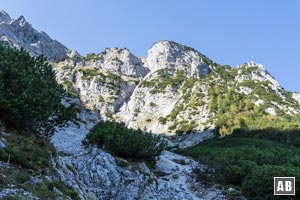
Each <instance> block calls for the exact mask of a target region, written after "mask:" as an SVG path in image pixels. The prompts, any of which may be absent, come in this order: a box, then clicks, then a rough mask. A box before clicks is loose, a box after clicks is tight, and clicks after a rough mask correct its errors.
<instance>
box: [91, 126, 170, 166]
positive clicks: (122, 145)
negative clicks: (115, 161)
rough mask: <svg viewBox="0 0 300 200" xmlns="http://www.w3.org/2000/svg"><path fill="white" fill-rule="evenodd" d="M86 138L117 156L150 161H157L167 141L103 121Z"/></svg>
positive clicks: (150, 134)
mask: <svg viewBox="0 0 300 200" xmlns="http://www.w3.org/2000/svg"><path fill="white" fill-rule="evenodd" d="M86 138H87V139H88V140H89V142H90V143H92V144H96V145H98V146H100V147H103V148H104V149H106V150H108V151H109V152H111V153H112V154H114V155H116V156H119V157H122V158H129V159H132V160H142V161H146V162H148V163H153V162H155V158H156V157H157V156H159V155H160V154H161V152H162V151H163V149H164V148H165V142H163V141H162V140H161V138H160V136H158V135H153V134H152V133H148V132H143V131H141V130H135V129H130V128H127V127H126V126H125V124H124V123H118V122H109V121H106V122H104V121H101V122H99V123H98V124H97V125H95V126H94V127H93V128H92V130H91V131H90V133H89V134H88V135H87V136H86Z"/></svg>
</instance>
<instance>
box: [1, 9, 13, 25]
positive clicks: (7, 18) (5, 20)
mask: <svg viewBox="0 0 300 200" xmlns="http://www.w3.org/2000/svg"><path fill="white" fill-rule="evenodd" d="M10 21H11V18H10V16H9V15H8V14H7V13H6V12H5V11H4V10H1V11H0V23H9V22H10Z"/></svg>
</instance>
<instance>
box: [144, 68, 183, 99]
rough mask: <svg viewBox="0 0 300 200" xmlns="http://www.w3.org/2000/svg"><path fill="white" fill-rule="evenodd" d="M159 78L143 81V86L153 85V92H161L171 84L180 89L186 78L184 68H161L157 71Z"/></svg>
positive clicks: (151, 91)
mask: <svg viewBox="0 0 300 200" xmlns="http://www.w3.org/2000/svg"><path fill="white" fill-rule="evenodd" d="M156 74H157V76H158V77H157V78H155V79H154V80H151V81H143V82H142V83H141V86H142V87H151V88H152V90H150V93H151V94H156V93H161V92H164V90H165V89H166V88H167V87H168V86H171V87H173V88H176V89H178V88H179V87H180V86H181V84H182V83H183V81H184V80H185V72H184V71H183V70H174V69H160V70H157V71H156Z"/></svg>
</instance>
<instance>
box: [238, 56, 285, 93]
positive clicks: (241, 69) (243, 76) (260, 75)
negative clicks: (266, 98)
mask: <svg viewBox="0 0 300 200" xmlns="http://www.w3.org/2000/svg"><path fill="white" fill-rule="evenodd" d="M237 69H238V76H237V77H236V78H235V80H236V81H237V82H243V81H246V80H253V81H258V82H264V81H267V82H269V86H270V87H271V88H272V90H274V91H275V92H276V94H277V95H279V96H281V97H283V95H282V93H281V91H282V90H283V88H282V87H281V85H280V84H279V83H278V82H277V80H276V79H275V78H274V77H273V76H271V75H270V73H269V72H268V71H267V70H266V68H265V67H264V66H263V65H261V64H258V63H256V62H254V61H250V62H247V63H244V64H242V65H239V66H238V67H237Z"/></svg>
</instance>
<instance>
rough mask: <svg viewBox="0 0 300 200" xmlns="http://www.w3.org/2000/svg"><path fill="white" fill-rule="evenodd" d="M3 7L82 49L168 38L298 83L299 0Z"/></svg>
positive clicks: (135, 0)
mask: <svg viewBox="0 0 300 200" xmlns="http://www.w3.org/2000/svg"><path fill="white" fill-rule="evenodd" d="M0 9H3V10H5V11H6V12H8V13H9V14H10V15H11V17H13V18H17V17H18V16H20V15H24V16H25V18H26V19H27V20H28V21H29V22H30V23H31V24H32V25H33V26H34V27H35V28H37V29H38V30H43V31H45V32H46V33H48V34H49V35H50V36H51V37H53V38H54V39H56V40H58V41H60V42H61V43H63V44H65V45H66V46H67V47H68V48H71V49H76V50H78V51H79V52H80V53H81V54H82V55H85V54H86V53H87V52H100V51H102V50H103V49H104V48H105V47H127V48H128V49H130V50H131V51H132V52H133V53H134V54H135V55H137V56H146V55H147V50H148V48H149V47H150V46H151V45H152V44H153V43H154V42H156V41H159V40H165V39H166V40H173V41H176V42H178V43H181V44H185V45H188V46H191V47H193V48H195V49H197V50H198V51H200V52H201V53H203V54H205V55H206V56H208V57H209V58H211V59H213V60H214V61H215V62H218V63H220V64H229V65H232V66H236V65H238V64H242V63H244V62H247V61H251V60H253V61H256V62H258V63H261V64H263V65H264V66H265V67H266V68H267V69H268V71H269V72H270V73H271V74H272V75H273V76H274V77H275V78H276V79H277V80H278V81H279V82H280V84H281V85H282V86H283V87H284V88H285V89H287V90H290V91H300V81H299V79H300V12H299V10H300V1H298V0H289V1H271V0H264V1H262V0H252V1H250V0H248V1H241V0H227V1H221V0H219V1H217V0H186V1H174V0H151V1H150V0H149V1H142V0H109V1H108V0H105V1H104V0H75V1H74V0H43V1H41V0H23V1H20V0H6V1H4V0H0Z"/></svg>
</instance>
